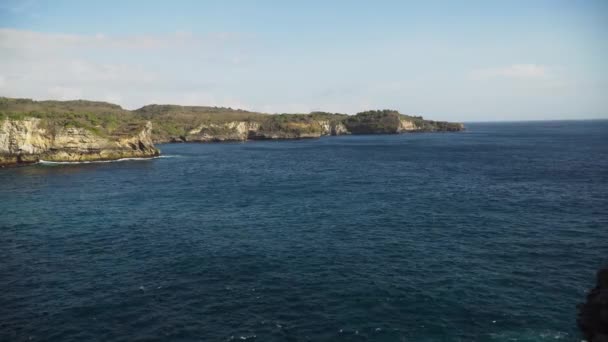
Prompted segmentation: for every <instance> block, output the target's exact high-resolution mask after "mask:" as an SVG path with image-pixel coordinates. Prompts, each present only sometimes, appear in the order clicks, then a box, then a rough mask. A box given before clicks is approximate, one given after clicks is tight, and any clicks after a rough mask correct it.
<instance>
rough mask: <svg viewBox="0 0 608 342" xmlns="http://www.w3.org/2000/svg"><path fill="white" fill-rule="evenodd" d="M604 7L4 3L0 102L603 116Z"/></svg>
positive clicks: (606, 78)
mask: <svg viewBox="0 0 608 342" xmlns="http://www.w3.org/2000/svg"><path fill="white" fill-rule="evenodd" d="M606 33H608V3H606V2H602V1H581V2H576V3H575V2H570V1H532V2H529V1H511V2H505V3H496V2H492V3H489V2H483V1H467V2H464V3H442V2H437V1H431V2H424V3H422V2H413V1H408V2H394V1H382V2H375V3H363V2H344V1H337V2H332V3H330V4H327V3H323V2H318V1H312V2H307V3H305V4H304V3H301V4H295V3H290V4H287V3H280V4H277V3H272V2H269V1H262V2H257V3H255V4H254V3H249V2H244V1H237V2H233V3H230V4H228V3H225V2H215V1H211V2H200V3H199V2H195V1H185V2H179V3H173V2H162V1H158V2H154V3H153V5H152V3H150V2H137V1H133V2H129V3H127V4H124V3H121V2H118V1H109V2H104V3H103V4H101V3H98V4H93V3H81V2H76V1H54V2H49V1H5V2H3V4H0V96H7V97H23V98H32V99H36V100H45V99H51V100H74V99H86V100H95V101H107V102H111V103H116V104H119V105H121V106H122V107H123V108H127V109H135V108H138V107H141V106H143V105H146V104H153V103H159V104H161V103H167V104H177V105H201V106H223V107H232V108H240V109H244V110H252V111H261V112H270V113H283V112H285V113H294V112H305V113H306V112H310V111H328V112H340V113H348V114H354V113H356V112H360V111H364V110H369V109H396V110H399V111H400V112H402V113H404V114H413V115H422V116H424V117H426V118H430V119H434V120H450V121H462V122H482V121H483V122H494V121H530V120H578V119H607V118H608V99H607V98H606V96H605V94H606V93H608V91H607V90H608V67H607V66H606V63H605V59H606V58H605V57H606V56H607V55H608V53H607V52H608V46H607V44H606V43H605V40H604V37H605V34H606Z"/></svg>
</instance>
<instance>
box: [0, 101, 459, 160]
mask: <svg viewBox="0 0 608 342" xmlns="http://www.w3.org/2000/svg"><path fill="white" fill-rule="evenodd" d="M146 122H151V123H153V124H154V130H151V128H150V127H151V125H150V124H146ZM0 125H1V126H0V158H2V159H1V162H2V163H3V164H9V163H10V164H13V163H17V162H19V163H25V162H35V161H36V160H39V159H42V160H57V161H81V160H104V159H116V158H124V157H146V156H154V155H156V154H157V153H158V151H157V150H156V149H155V148H154V146H153V142H185V141H193V142H221V141H246V140H269V139H303V138H318V137H321V136H326V135H344V134H399V133H410V132H456V131H461V130H463V129H464V125H463V124H461V123H453V122H445V121H431V120H425V119H423V118H422V117H420V116H411V115H404V114H401V113H399V112H398V111H395V110H372V111H366V112H360V113H357V114H356V115H346V114H339V113H327V112H311V113H308V114H266V113H260V112H250V111H245V110H239V109H232V108H223V107H202V106H176V105H148V106H144V107H142V108H140V109H137V110H133V111H131V110H125V109H123V108H121V107H120V106H118V105H115V104H111V103H106V102H95V101H85V100H77V101H33V100H30V99H11V98H5V97H0ZM144 125H145V127H144ZM142 127H143V128H142Z"/></svg>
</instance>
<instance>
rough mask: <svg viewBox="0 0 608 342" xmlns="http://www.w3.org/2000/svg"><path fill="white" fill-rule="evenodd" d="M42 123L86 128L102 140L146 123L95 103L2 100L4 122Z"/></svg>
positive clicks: (111, 106)
mask: <svg viewBox="0 0 608 342" xmlns="http://www.w3.org/2000/svg"><path fill="white" fill-rule="evenodd" d="M25 118H39V119H42V122H43V124H44V125H46V126H47V127H49V128H58V127H82V128H86V129H88V130H90V131H92V132H94V133H96V134H98V135H100V136H108V135H126V134H131V133H133V132H134V131H136V130H139V129H141V127H142V126H143V124H144V123H145V120H142V118H140V117H138V116H136V115H134V114H133V113H132V112H130V111H128V110H124V109H122V108H121V107H120V106H118V105H115V104H111V103H106V102H94V101H84V100H77V101H33V100H30V99H11V98H6V97H0V120H4V119H13V120H21V119H25Z"/></svg>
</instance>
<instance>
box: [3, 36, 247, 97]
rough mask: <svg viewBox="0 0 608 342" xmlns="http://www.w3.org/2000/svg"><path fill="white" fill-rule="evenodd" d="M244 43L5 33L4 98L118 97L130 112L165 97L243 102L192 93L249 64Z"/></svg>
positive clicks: (218, 38)
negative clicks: (131, 109) (130, 109)
mask: <svg viewBox="0 0 608 342" xmlns="http://www.w3.org/2000/svg"><path fill="white" fill-rule="evenodd" d="M247 38H250V37H247ZM243 40H244V38H242V37H241V36H239V35H238V34H232V33H212V34H203V35H199V34H193V33H191V32H188V31H178V32H175V33H166V34H157V35H122V36H108V35H105V34H102V33H98V34H91V35H83V34H63V33H44V32H36V31H29V30H18V29H10V28H0V91H1V93H0V96H11V97H27V98H34V99H48V98H53V99H62V100H67V99H77V98H86V99H91V100H112V101H116V102H119V104H121V105H123V106H125V107H128V108H135V107H138V106H141V105H143V104H147V103H149V102H152V100H153V99H155V98H159V97H160V98H163V97H164V98H166V99H167V100H171V99H174V100H183V101H184V102H187V103H188V104H216V103H209V102H207V101H212V102H217V103H218V104H224V103H238V101H236V100H234V97H233V96H230V94H213V93H212V92H211V91H210V90H209V89H206V90H205V91H206V94H207V95H205V96H193V95H192V94H191V92H192V90H196V89H202V88H204V87H205V86H206V85H208V84H212V83H216V84H217V83H219V82H217V81H216V80H218V79H220V80H223V77H224V75H226V74H228V73H229V72H231V69H232V68H244V67H246V66H247V63H248V61H249V59H248V58H247V56H246V52H244V51H243V45H245V46H247V42H245V43H244V44H242V41H243ZM247 41H248V40H247ZM9 84H10V87H9V86H8V85H9ZM225 88H227V87H225ZM184 94H186V95H184ZM195 101H201V102H198V103H194V102H195ZM178 103H179V102H178Z"/></svg>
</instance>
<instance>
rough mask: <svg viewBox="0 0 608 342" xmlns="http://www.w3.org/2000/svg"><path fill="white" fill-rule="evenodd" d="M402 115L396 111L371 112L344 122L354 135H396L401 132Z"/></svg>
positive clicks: (358, 114) (360, 114) (349, 118)
mask: <svg viewBox="0 0 608 342" xmlns="http://www.w3.org/2000/svg"><path fill="white" fill-rule="evenodd" d="M400 118H401V114H399V112H397V111H395V110H388V109H385V110H370V111H366V112H361V113H357V115H354V116H350V117H348V118H346V119H345V120H344V126H346V128H347V129H348V130H349V131H351V132H352V133H353V134H370V133H375V134H394V133H398V132H399V126H400V123H401V122H400Z"/></svg>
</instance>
